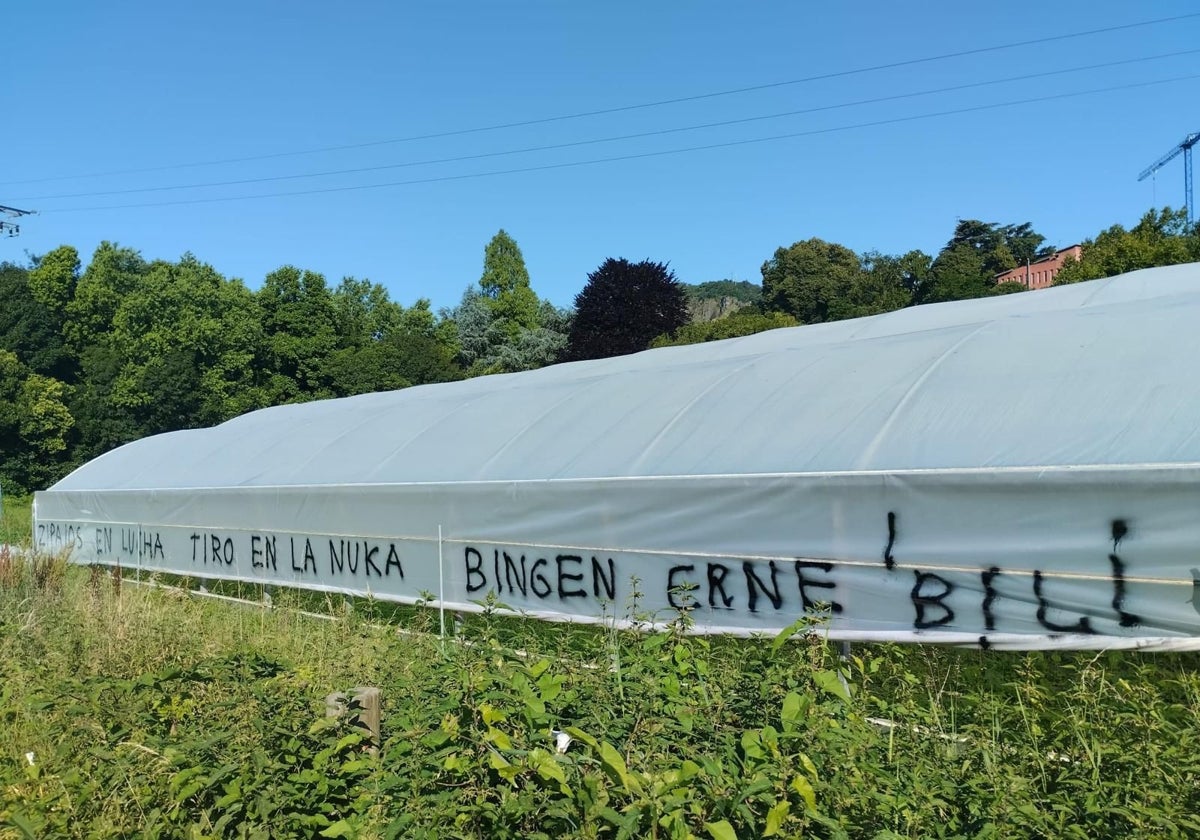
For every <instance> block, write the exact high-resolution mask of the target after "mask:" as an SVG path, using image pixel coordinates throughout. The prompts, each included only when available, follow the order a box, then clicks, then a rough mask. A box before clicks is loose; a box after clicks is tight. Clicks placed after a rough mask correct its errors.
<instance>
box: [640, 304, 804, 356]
mask: <svg viewBox="0 0 1200 840" xmlns="http://www.w3.org/2000/svg"><path fill="white" fill-rule="evenodd" d="M799 323H800V322H799V321H797V320H796V319H795V318H793V317H792V316H791V315H788V314H786V313H783V312H759V311H757V310H754V309H739V310H738V311H737V312H734V313H733V314H732V315H727V316H726V317H724V318H718V319H716V320H715V321H693V322H692V323H690V324H685V325H684V326H682V327H680V328H679V329H678V330H676V331H675V334H674V335H660V336H658V337H657V338H655V339H654V341H653V342H651V344H650V346H651V347H678V346H681V345H684V344H701V343H703V342H706V341H721V340H723V339H726V338H738V337H740V336H744V335H754V334H755V333H760V332H766V331H767V330H777V329H780V328H782V327H794V326H797V325H798V324H799Z"/></svg>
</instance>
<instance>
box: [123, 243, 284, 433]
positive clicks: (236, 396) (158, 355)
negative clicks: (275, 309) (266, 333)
mask: <svg viewBox="0 0 1200 840" xmlns="http://www.w3.org/2000/svg"><path fill="white" fill-rule="evenodd" d="M259 321H260V317H259V314H258V310H257V307H256V305H255V301H254V297H253V295H251V294H250V292H249V291H248V290H247V289H246V288H245V286H244V285H243V284H242V283H241V281H238V280H233V281H231V280H226V279H225V278H224V277H222V276H221V275H220V274H219V273H217V271H216V270H215V269H213V268H212V266H209V265H207V264H205V263H202V262H200V261H199V260H198V259H196V258H195V257H194V256H192V255H191V254H186V255H184V257H183V258H182V259H181V260H180V261H179V262H178V263H167V262H156V263H154V264H152V265H151V266H150V268H149V270H148V272H147V274H146V278H145V282H143V283H142V284H141V285H140V286H139V287H138V288H137V289H135V290H134V291H132V292H130V293H128V294H126V295H125V297H124V298H123V300H122V301H121V305H120V307H119V308H118V310H117V312H116V314H115V315H114V317H113V342H114V347H115V348H116V349H117V351H118V354H119V358H120V361H121V367H120V371H119V373H118V375H117V377H116V380H115V381H114V383H113V389H112V392H111V398H112V402H113V405H114V406H116V407H117V408H119V409H128V410H131V411H133V414H134V417H135V418H136V424H137V426H138V429H139V431H140V433H142V434H154V433H157V432H163V431H169V430H174V429H181V428H188V427H191V426H203V425H211V424H214V423H219V422H221V421H223V420H227V419H229V418H230V417H233V416H235V415H237V414H241V413H243V412H245V411H247V410H249V409H252V408H257V407H259V406H261V405H263V404H264V399H263V395H262V393H261V391H260V389H259V388H258V387H257V385H258V383H257V382H256V371H255V366H254V360H255V358H256V357H257V356H259V355H260V352H261V351H260V348H261V345H262V331H261V326H260V323H259Z"/></svg>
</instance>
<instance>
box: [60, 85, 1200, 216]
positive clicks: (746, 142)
mask: <svg viewBox="0 0 1200 840" xmlns="http://www.w3.org/2000/svg"><path fill="white" fill-rule="evenodd" d="M1191 79H1200V73H1193V74H1190V75H1187V76H1174V77H1171V78H1168V79H1156V80H1154V81H1150V82H1134V83H1132V84H1125V85H1114V86H1111V87H1103V88H1092V89H1091V90H1081V91H1074V92H1071V93H1058V94H1052V95H1049V96H1037V97H1032V98H1029V99H1014V100H1010V101H1008V102H994V103H990V104H987V105H973V106H971V107H968V108H955V109H952V110H948V111H935V112H932V113H928V114H914V115H911V116H907V117H893V118H891V119H885V120H874V121H872V122H863V123H854V124H852V125H843V126H834V127H832V128H819V129H812V130H809V131H797V132H791V133H788V134H775V135H771V136H769V137H754V138H750V139H746V140H730V141H727V142H724V143H710V144H706V145H703V146H688V147H685V148H679V149H664V150H661V151H657V152H640V153H637V154H628V155H617V156H614V157H606V158H593V159H591V160H579V161H568V162H566V163H549V164H542V165H538V166H525V167H520V168H516V169H498V170H493V171H490V172H470V173H465V174H462V175H439V176H436V177H430V178H415V179H411V180H407V181H389V182H386V183H381V184H359V185H356V186H348V187H323V188H319V189H311V190H292V191H288V192H272V193H254V194H251V195H237V196H214V197H212V198H191V199H177V200H174V201H156V202H144V203H138V204H110V205H99V206H93V207H64V208H61V209H58V210H49V211H43V212H44V213H82V212H92V211H98V210H127V209H133V208H142V207H176V206H181V205H187V204H213V203H219V202H226V201H251V200H255V199H261V198H284V197H291V196H304V195H325V194H328V193H337V192H355V191H359V190H374V189H384V188H387V187H404V186H413V185H418V184H436V183H442V182H446V181H465V180H471V179H475V178H490V177H494V176H497V175H519V174H524V173H528V172H546V171H549V170H554V169H568V168H572V167H576V166H592V165H595V164H601V163H617V162H621V161H629V160H640V159H645V158H654V157H666V156H669V155H678V154H686V153H690V152H702V151H709V150H712V149H727V148H732V147H735V146H747V145H751V144H754V143H769V142H773V141H778V140H790V139H794V138H797V137H813V136H816V135H820V134H833V133H835V132H840V131H852V130H855V129H860V128H875V127H878V126H883V125H895V124H898V123H905V122H914V121H917V120H927V119H934V118H936V117H948V116H954V115H957V114H969V113H974V112H978V111H989V110H994V109H996V108H1009V107H1013V106H1016V105H1029V104H1033V103H1037V102H1052V101H1056V100H1060V99H1071V98H1073V97H1076V96H1089V95H1093V94H1098V93H1112V92H1115V91H1121V90H1133V89H1136V88H1144V87H1152V86H1154V85H1165V84H1172V83H1174V82H1183V81H1189V80H1191Z"/></svg>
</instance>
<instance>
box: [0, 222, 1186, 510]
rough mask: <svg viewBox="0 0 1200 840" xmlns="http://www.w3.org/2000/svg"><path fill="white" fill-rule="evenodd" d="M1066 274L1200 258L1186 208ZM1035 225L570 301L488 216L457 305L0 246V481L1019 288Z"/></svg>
mask: <svg viewBox="0 0 1200 840" xmlns="http://www.w3.org/2000/svg"><path fill="white" fill-rule="evenodd" d="M1083 246H1084V247H1083V252H1082V258H1081V259H1080V260H1078V261H1069V262H1068V265H1066V266H1065V267H1064V268H1063V269H1062V271H1061V272H1060V274H1059V277H1058V278H1057V280H1058V281H1059V282H1078V281H1080V280H1086V279H1092V278H1095V277H1104V276H1110V275H1112V274H1117V273H1120V272H1123V271H1129V270H1133V269H1135V268H1143V267H1149V266H1154V265H1166V264H1171V263H1179V262H1189V261H1193V260H1200V232H1198V229H1197V228H1196V227H1191V228H1189V227H1188V225H1187V223H1186V215H1185V214H1184V213H1183V211H1173V210H1171V209H1169V208H1166V209H1163V210H1161V211H1151V212H1149V213H1147V214H1146V215H1145V216H1144V217H1143V218H1142V219H1141V221H1140V222H1139V223H1138V224H1137V225H1136V226H1135V227H1133V228H1131V229H1129V230H1126V229H1124V228H1123V227H1121V226H1120V225H1116V226H1113V227H1112V228H1109V229H1108V230H1105V231H1103V232H1101V233H1100V234H1099V235H1098V236H1097V237H1096V238H1095V239H1093V240H1088V241H1086V242H1085V243H1083ZM1047 250H1048V249H1047V248H1046V247H1045V238H1044V237H1043V236H1042V235H1041V234H1039V233H1037V232H1036V231H1034V230H1033V228H1032V226H1031V225H1030V224H1028V223H1024V224H1009V225H1001V224H995V223H988V222H982V221H979V220H962V221H959V222H958V223H957V224H956V226H955V229H954V233H953V236H952V237H951V239H950V240H949V241H948V242H947V243H946V245H945V246H944V247H943V248H942V249H941V250H940V251H939V253H938V254H937V255H935V256H931V255H928V254H925V253H923V252H921V251H916V250H914V251H909V252H908V253H905V254H903V255H886V254H880V253H877V252H868V253H864V254H857V253H855V252H854V251H853V250H852V249H850V248H847V247H846V246H844V245H840V244H837V243H831V242H826V241H824V240H821V239H815V238H814V239H807V240H803V241H798V242H795V243H793V244H792V245H790V246H781V247H780V248H778V249H776V251H775V252H774V254H773V255H772V256H771V257H770V258H769V259H767V260H766V261H765V262H764V263H763V266H762V284H761V286H759V285H757V284H753V283H750V282H748V281H733V280H723V281H715V282H710V283H704V284H699V285H695V286H688V285H686V284H684V283H681V282H680V281H679V279H678V278H677V277H676V276H675V274H674V272H673V271H672V270H671V269H670V267H669V266H668V265H667V264H665V263H661V262H655V261H652V260H643V261H641V262H631V261H629V260H626V259H615V258H613V259H608V260H605V262H604V263H602V264H601V265H600V266H599V267H597V269H596V270H595V271H593V272H592V273H591V274H589V275H588V277H587V280H586V282H585V283H584V285H583V288H582V290H581V291H580V292H579V294H578V295H577V296H576V298H575V301H574V308H573V309H562V308H559V307H556V306H554V305H553V304H552V303H550V302H549V301H547V300H543V299H540V298H539V297H538V295H537V294H536V293H535V292H534V290H533V288H532V285H531V283H530V277H529V272H528V270H527V269H526V266H525V261H524V257H523V255H522V253H521V250H520V247H519V246H518V245H517V243H516V241H515V240H514V239H513V238H512V237H511V236H509V235H508V234H507V233H506V232H505V231H503V230H501V231H500V232H498V233H497V234H496V235H495V236H494V237H493V238H492V240H491V241H490V242H489V243H488V244H487V246H486V248H485V249H484V260H483V271H482V273H481V275H480V278H479V280H478V281H477V282H476V283H472V284H471V285H470V286H469V287H468V288H467V289H466V291H465V292H464V293H463V296H462V298H461V300H460V302H459V303H458V305H457V306H454V307H451V308H448V309H443V310H441V311H439V312H435V311H433V309H432V307H431V304H430V302H429V301H428V300H426V299H421V300H418V301H417V302H416V303H414V304H413V305H412V306H409V307H405V306H402V305H401V304H399V303H397V302H395V301H393V300H391V298H390V296H389V294H388V292H387V289H385V288H384V287H383V286H381V285H379V284H378V283H373V282H371V281H369V280H360V279H356V278H353V277H346V278H343V279H342V280H341V281H340V282H339V283H338V284H337V285H331V284H330V283H328V282H327V280H326V278H325V277H324V276H323V275H321V274H318V273H315V272H312V271H307V270H304V269H301V268H297V267H294V266H284V267H282V268H279V269H278V270H276V271H273V272H271V273H270V274H268V275H267V276H266V278H264V280H263V282H262V284H261V286H260V287H259V288H258V289H257V290H251V289H250V288H249V287H247V285H246V284H245V283H244V282H243V281H241V280H239V279H236V278H228V277H225V276H223V275H222V274H220V273H219V272H218V271H217V270H216V269H214V268H213V267H212V266H210V265H208V264H206V263H204V262H202V261H201V260H199V259H197V258H196V257H195V256H193V255H191V254H185V255H184V256H183V257H182V258H180V259H179V260H178V261H175V262H170V261H164V260H149V261H148V260H146V259H145V258H143V257H142V255H141V254H140V253H138V252H137V251H136V250H134V249H131V248H127V247H121V246H119V245H117V244H113V243H110V242H105V243H102V244H101V245H100V246H99V247H98V248H97V249H96V251H95V252H94V253H93V254H92V256H91V259H90V261H89V262H88V263H87V265H86V267H85V266H84V265H83V263H82V261H81V259H80V256H79V254H78V252H77V251H76V249H75V248H73V247H71V246H69V245H64V246H61V247H59V248H56V249H54V250H53V251H50V252H49V253H47V254H42V255H40V256H35V257H31V258H30V259H29V260H28V262H27V263H26V264H17V263H12V262H6V263H0V300H2V301H3V302H4V305H3V307H2V308H0V489H2V490H3V491H4V492H8V493H21V492H25V491H29V490H33V489H38V488H42V487H45V486H47V485H49V484H50V483H52V482H53V481H55V480H57V479H58V478H59V477H61V476H62V475H64V474H65V473H66V472H68V471H69V470H70V469H72V468H73V467H75V466H77V465H79V464H81V463H83V462H84V461H87V460H89V459H90V458H93V457H96V456H97V455H100V454H102V453H104V452H106V451H108V450H110V449H112V448H114V447H116V446H119V445H121V444H124V443H127V442H129V441H131V440H135V439H137V438H140V437H145V436H147V435H152V434H157V433H161V432H167V431H173V430H177V429H185V428H194V427H200V426H209V425H213V424H216V423H220V422H222V421H224V420H227V419H229V418H231V417H235V416H237V415H239V414H242V413H245V412H247V411H251V410H254V409H257V408H263V407H267V406H273V405H280V404H283V403H292V402H302V401H307V400H314V399H324V398H330V397H344V396H352V395H355V394H363V393H368V392H373V391H382V390H392V389H397V388H405V387H410V386H414V385H424V384H429V383H435V382H445V381H450V380H455V379H462V378H466V377H472V376H480V375H486V374H493V373H508V372H516V371H522V370H531V369H534V368H539V367H543V366H546V365H549V364H555V363H558V362H565V361H577V360H584V359H592V358H601V357H607V356H614V355H620V354H624V353H632V352H637V351H640V350H644V349H646V348H648V347H651V346H663V345H668V344H688V343H695V342H701V341H712V340H717V339H721V338H730V337H735V336H741V335H748V334H751V333H754V332H759V331H762V330H766V329H774V328H777V327H786V326H794V325H797V324H812V323H821V322H824V321H834V320H840V319H844V318H854V317H859V316H863V315H872V314H878V313H881V312H887V311H890V310H894V309H900V308H903V307H906V306H914V305H921V304H925V303H932V302H938V301H947V300H959V299H963V298H970V297H981V296H986V295H992V294H1002V293H1007V292H1012V291H1023V290H1024V287H1023V286H1021V285H1020V284H1000V285H997V284H996V282H995V277H996V275H997V274H998V273H1000V272H1003V271H1005V270H1007V269H1010V268H1014V267H1016V266H1018V265H1021V264H1024V263H1025V261H1027V260H1034V259H1037V258H1038V257H1039V256H1041V255H1043V254H1044V253H1046V252H1047Z"/></svg>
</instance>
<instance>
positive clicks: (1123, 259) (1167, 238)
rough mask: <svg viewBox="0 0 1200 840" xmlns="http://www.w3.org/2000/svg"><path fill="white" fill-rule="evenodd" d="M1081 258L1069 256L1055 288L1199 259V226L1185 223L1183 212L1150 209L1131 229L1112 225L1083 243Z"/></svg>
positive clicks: (1185, 215)
mask: <svg viewBox="0 0 1200 840" xmlns="http://www.w3.org/2000/svg"><path fill="white" fill-rule="evenodd" d="M1082 251H1083V253H1082V256H1081V258H1080V259H1078V260H1076V259H1075V258H1073V257H1068V258H1067V259H1066V261H1065V262H1064V263H1063V267H1062V269H1061V270H1059V272H1058V274H1056V275H1055V277H1054V285H1056V286H1061V285H1065V284H1067V283H1078V282H1080V281H1083V280H1096V279H1099V278H1101V277H1112V276H1114V275H1116V274H1124V273H1125V272H1127V271H1136V270H1137V269H1139V268H1153V267H1155V266H1160V265H1176V264H1178V263H1185V262H1193V261H1198V260H1200V225H1194V226H1192V227H1191V228H1189V227H1188V224H1187V211H1186V209H1180V210H1172V209H1171V208H1170V207H1164V208H1163V209H1162V210H1149V211H1147V212H1146V214H1145V215H1144V216H1142V218H1141V220H1140V221H1138V223H1137V224H1136V225H1134V227H1133V228H1132V229H1131V230H1126V229H1125V228H1124V227H1122V226H1121V225H1113V226H1112V227H1110V228H1109V229H1108V230H1105V231H1103V232H1101V233H1100V234H1099V235H1098V236H1097V237H1096V238H1095V239H1088V240H1086V241H1085V242H1084V243H1083V248H1082Z"/></svg>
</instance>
